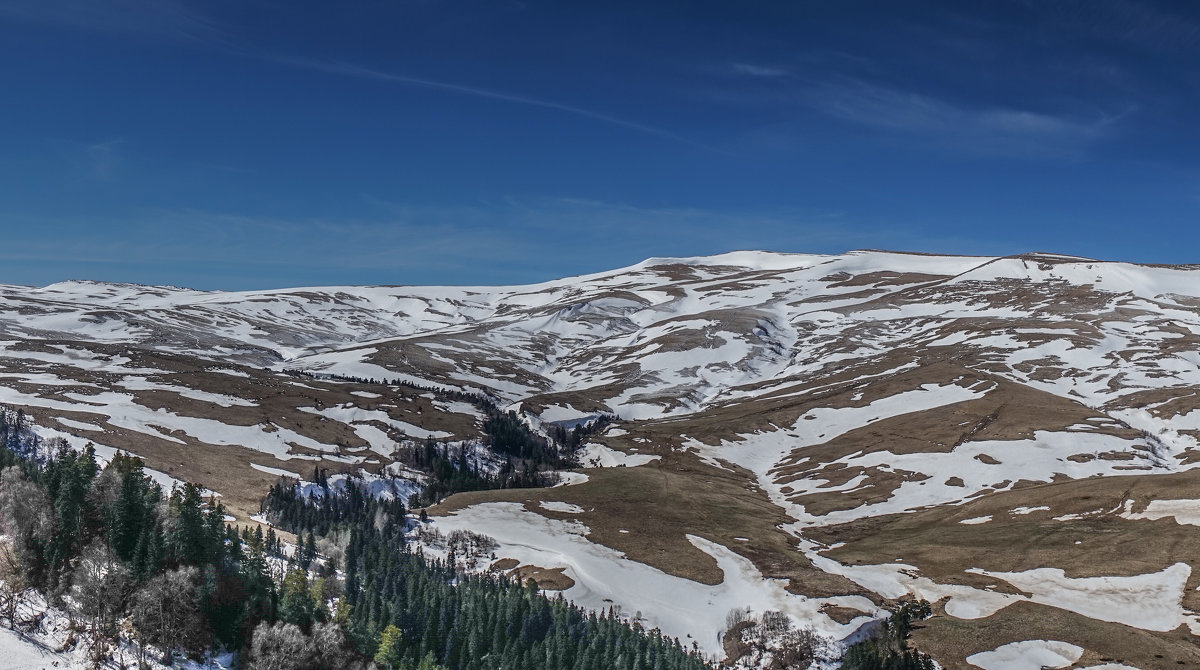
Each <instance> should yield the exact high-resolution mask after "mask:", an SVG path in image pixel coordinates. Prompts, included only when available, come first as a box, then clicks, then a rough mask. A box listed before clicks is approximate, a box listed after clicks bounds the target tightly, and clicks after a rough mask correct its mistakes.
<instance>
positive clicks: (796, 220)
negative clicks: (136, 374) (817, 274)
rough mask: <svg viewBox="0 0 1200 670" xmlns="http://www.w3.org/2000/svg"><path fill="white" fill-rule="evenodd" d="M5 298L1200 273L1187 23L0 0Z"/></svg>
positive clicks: (437, 1) (1194, 16) (809, 9)
mask: <svg viewBox="0 0 1200 670" xmlns="http://www.w3.org/2000/svg"><path fill="white" fill-rule="evenodd" d="M0 62H2V63H3V67H2V68H0V234H2V235H3V237H2V238H0V240H2V242H0V282H5V283H23V284H39V285H40V284H46V283H50V282H54V281H59V280H63V279H68V278H88V279H100V280H109V281H129V282H138V283H157V284H176V285H185V286H193V287H197V288H212V289H248V288H264V287H277V286H295V285H314V284H376V283H378V284H429V283H438V284H441V283H447V284H500V283H520V282H530V281H538V280H542V279H549V278H553V277H559V276H566V275H572V274H579V273H583V272H590V271H596V270H602V269H608V268H613V267H618V266H622V265H627V264H630V263H634V262H637V261H639V260H641V259H643V258H646V257H649V256H684V255H697V254H710V253H720V252H723V251H728V250H733V249H746V248H759V249H770V250H776V251H797V252H815V253H837V252H841V251H844V250H847V249H854V248H887V249H899V250H913V251H928V252H944V253H967V254H995V255H1000V254H1010V253H1019V252H1022V251H1029V250H1046V251H1056V252H1060V253H1070V254H1077V255H1084V256H1090V257H1096V258H1102V259H1115V260H1131V261H1137V262H1156V263H1194V262H1200V244H1198V243H1200V232H1197V223H1198V222H1200V216H1198V215H1200V165H1198V162H1200V158H1198V157H1200V123H1198V120H1200V5H1196V4H1195V3H1190V2H1180V3H1165V2H1131V1H1127V0H1088V1H1084V0H1080V1H1078V2H1065V1H1055V0H1030V1H1028V2H1020V1H1017V0H1011V1H1005V2H986V1H980V2H966V3H964V2H959V1H957V0H954V1H947V2H904V3H898V2H859V1H854V0H848V1H845V2H826V1H820V2H816V1H811V2H804V1H799V0H795V1H790V2H722V3H717V2H679V3H665V2H653V1H652V0H642V1H641V2H630V3H625V2H617V1H615V0H608V1H605V2H598V3H589V2H582V1H579V2H575V1H573V2H539V1H536V0H530V1H528V2H511V3H506V2H503V1H502V0H501V1H496V0H493V1H488V2H478V3H476V2H458V1H455V0H417V1H413V2H408V1H405V0H353V1H350V2H339V3H330V2H315V1H313V2H305V1H285V0H274V1H271V2H266V1H255V0H207V1H205V2H197V1H189V0H0Z"/></svg>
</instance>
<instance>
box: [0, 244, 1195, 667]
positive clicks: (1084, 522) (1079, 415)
mask: <svg viewBox="0 0 1200 670" xmlns="http://www.w3.org/2000/svg"><path fill="white" fill-rule="evenodd" d="M0 340H2V341H0V403H3V404H5V405H8V406H9V407H12V408H22V409H24V411H25V412H27V413H28V414H29V415H30V416H31V417H33V419H34V421H35V422H36V423H37V424H38V426H39V430H40V432H41V433H42V434H43V436H45V437H53V436H57V437H62V438H63V439H65V440H67V441H68V442H70V443H71V444H73V445H76V446H82V445H84V444H86V443H88V442H91V443H93V444H95V445H97V449H98V451H99V453H100V454H101V455H102V456H107V455H111V454H112V453H113V452H114V451H115V450H117V449H124V450H128V451H131V452H133V453H136V454H138V455H140V456H142V457H143V458H144V459H145V461H146V464H147V466H148V467H149V468H151V469H153V470H155V471H156V472H157V473H158V474H157V475H156V476H157V477H159V478H160V480H161V481H163V482H169V481H170V479H171V478H175V479H180V480H188V481H194V482H197V483H200V484H202V485H204V486H205V487H207V488H209V489H211V490H213V491H215V492H217V493H219V494H220V495H221V496H222V498H223V500H224V501H225V504H226V505H227V507H229V508H230V510H231V513H233V514H234V515H235V516H237V518H238V519H239V520H242V521H248V520H249V517H250V516H252V515H255V514H257V513H258V509H259V508H258V504H259V501H260V500H261V498H262V496H263V494H264V493H265V492H266V489H267V488H268V487H269V486H270V484H271V483H272V482H273V481H275V479H276V478H277V477H278V476H279V475H280V474H289V475H291V476H296V477H300V478H305V479H307V478H309V477H310V476H311V473H312V472H313V471H314V468H318V467H319V468H322V469H329V470H330V471H331V472H333V473H361V474H365V475H366V476H368V477H369V478H370V479H371V480H372V481H374V482H378V484H377V490H379V491H389V490H393V489H392V487H393V482H394V483H395V484H394V485H395V487H396V488H395V489H394V490H395V491H396V493H398V494H400V495H403V494H404V493H406V492H408V491H411V490H412V489H413V488H414V487H419V486H420V483H421V482H420V478H419V477H417V476H416V475H409V477H408V478H406V471H405V468H404V467H403V466H402V465H400V464H399V463H396V462H395V458H394V453H395V450H396V448H397V447H398V446H402V445H406V444H408V445H411V444H417V443H421V442H424V441H426V440H430V439H432V440H436V441H440V442H454V443H459V444H464V445H470V444H472V443H473V442H475V441H478V439H479V436H480V431H481V422H482V419H483V416H482V415H481V413H480V411H479V409H478V408H477V407H476V406H475V405H472V404H470V403H467V402H462V401H459V400H450V399H447V396H446V395H445V394H444V393H439V392H437V391H438V390H439V389H441V390H448V389H456V390H465V391H471V392H479V393H483V394H486V395H488V396H490V397H492V398H493V399H494V400H495V401H496V402H497V403H498V404H499V405H500V406H501V407H508V408H512V409H515V410H518V411H519V412H520V413H521V414H522V416H524V417H525V418H526V420H527V421H528V422H530V424H531V425H533V426H534V427H542V428H545V427H547V425H548V424H552V423H557V424H560V425H573V424H575V423H578V422H581V421H587V420H588V419H590V418H591V417H594V416H596V415H598V414H601V413H604V414H612V415H615V416H616V417H618V420H617V421H616V422H615V423H614V424H613V425H611V426H610V427H609V428H608V429H607V430H606V431H605V432H603V433H602V434H600V435H597V436H593V437H592V438H591V442H590V443H589V444H588V445H587V446H586V447H585V450H586V452H585V455H584V457H583V461H584V462H585V465H588V466H591V467H587V468H585V469H584V470H583V471H580V472H579V473H577V474H574V475H572V476H571V477H570V478H569V479H568V483H569V484H570V485H567V486H560V487H556V488H548V489H520V490H504V491H487V492H475V493H468V494H460V495H456V496H453V497H451V498H449V499H447V500H446V501H445V502H443V503H441V504H440V505H437V506H435V507H434V508H432V509H430V513H431V514H432V515H434V517H435V521H434V523H433V524H432V526H433V527H435V528H438V529H440V530H441V531H442V532H448V531H451V530H454V529H471V530H474V531H477V532H481V533H485V534H487V535H490V536H492V537H493V538H495V539H496V541H497V542H498V544H499V546H498V548H497V549H496V552H495V553H496V555H497V557H498V558H500V559H512V560H513V561H514V565H519V566H525V567H527V568H528V569H530V570H533V569H534V568H540V569H541V570H540V571H538V574H542V575H547V582H546V584H545V585H546V586H548V587H549V586H554V587H555V588H563V587H566V588H565V591H564V594H565V596H566V597H567V598H569V599H571V600H574V601H575V602H577V603H580V604H582V605H585V606H588V607H594V608H608V607H610V606H619V607H620V608H621V610H622V611H623V612H625V613H627V614H629V615H631V616H634V617H641V618H642V619H644V622H645V624H646V625H647V627H660V628H662V630H663V631H664V632H665V633H667V634H668V635H671V636H678V637H680V638H681V639H686V640H687V641H688V644H691V643H692V642H694V643H695V645H696V646H697V647H698V648H700V649H703V650H705V651H708V652H710V653H713V654H718V655H722V654H724V653H725V649H724V648H723V646H722V643H721V641H720V639H719V635H720V633H722V632H723V631H724V630H725V629H726V627H727V626H726V618H727V614H728V613H729V611H730V610H732V609H737V608H747V607H748V608H750V609H751V610H752V613H755V614H761V613H762V612H764V611H767V610H779V611H783V612H785V613H787V614H788V615H790V616H791V617H792V619H793V621H794V622H795V623H797V624H803V625H810V626H813V627H814V628H815V629H816V630H817V631H818V632H820V633H821V634H823V635H827V636H829V637H830V638H831V639H835V640H843V639H847V638H850V637H851V636H852V635H854V634H855V632H856V631H858V630H859V629H860V627H862V626H863V625H866V624H868V623H869V622H870V621H872V620H873V619H874V618H877V617H878V616H880V614H881V612H882V610H881V606H883V605H885V604H886V603H887V602H888V601H889V600H890V599H895V598H900V597H902V596H905V595H906V594H910V595H912V596H915V597H918V598H925V599H928V600H929V601H931V602H933V603H934V613H935V616H934V617H933V618H931V619H929V620H927V621H925V622H924V623H923V625H922V626H921V627H920V628H919V629H918V630H916V631H915V633H914V642H915V643H916V645H917V646H918V647H919V648H921V649H922V650H924V651H927V652H929V653H930V654H932V655H933V656H934V658H936V659H937V660H938V661H939V662H941V663H942V664H943V666H944V667H948V668H960V667H962V668H969V667H983V668H986V669H991V668H1001V667H1012V666H1005V665H1003V663H1004V661H1003V658H1004V657H1005V655H1006V654H1008V655H1012V654H1016V655H1017V656H1018V657H1020V656H1021V655H1022V654H1025V655H1026V656H1025V657H1027V658H1030V659H1032V658H1035V657H1036V656H1037V655H1038V654H1043V655H1044V654H1051V653H1055V654H1059V656H1060V657H1061V658H1063V659H1065V661H1066V665H1062V666H1059V667H1077V668H1084V667H1101V666H1103V667H1110V668H1115V667H1122V666H1118V665H1108V666H1104V664H1115V663H1122V664H1124V666H1126V667H1136V668H1142V669H1143V670H1149V669H1151V668H1167V667H1172V668H1174V667H1196V666H1200V645H1198V644H1197V642H1200V638H1198V637H1197V635H1200V615H1198V614H1197V612H1200V594H1198V593H1197V588H1198V587H1200V575H1198V574H1195V571H1194V570H1193V567H1194V563H1195V561H1196V558H1195V556H1196V549H1195V547H1197V546H1198V544H1197V541H1198V540H1200V528H1197V526H1200V473H1197V472H1196V470H1195V469H1194V466H1195V465H1196V464H1197V463H1200V444H1198V442H1197V438H1198V437H1200V412H1198V411H1197V409H1198V405H1200V395H1198V392H1200V268H1198V267H1191V266H1188V267H1165V266H1140V265H1132V264H1124V263H1111V262H1100V261H1094V260H1089V259H1082V258H1076V257H1069V256H1060V255H1053V254H1042V253H1031V254H1026V255H1022V256H1012V257H1002V258H983V257H947V256H931V255H917V254H900V253H889V252H878V251H857V252H849V253H846V254H843V255H839V256H814V255H792V254H775V253H766V252H738V253H732V254H725V255H721V256H714V257H704V258H686V259H651V260H648V261H645V262H643V263H640V264H638V265H635V266H632V267H629V268H624V269H620V270H615V271H611V272H604V273H599V274H593V275H586V276H581V277H574V278H569V279H563V280H558V281H553V282H547V283H544V284H537V285H530V286H517V287H322V288H304V289H290V290H273V291H252V292H238V293H221V292H203V291H193V290H187V289H179V288H173V287H143V286H130V285H114V284H102V283H93V282H67V283H61V284H54V285H51V286H47V287H44V288H30V287H21V286H2V287H0ZM296 373H305V374H303V375H298V374H296ZM347 378H355V379H356V381H349V380H348V379H347ZM397 381H399V382H405V384H404V385H397V384H391V383H389V382H397ZM413 478H415V479H416V481H410V479H413ZM559 568H561V569H562V570H557V571H556V569H559ZM563 577H565V578H566V579H563ZM1037 640H1047V641H1051V642H1052V643H1053V644H1052V643H1051V642H1047V643H1037V642H1030V643H1029V644H1027V645H1024V646H1020V645H1018V646H1008V647H1005V645H1010V644H1011V643H1018V642H1025V641H1037ZM1064 645H1065V646H1064ZM1002 647H1003V649H1001V648H1002ZM1055 650H1057V651H1055ZM1076 650H1077V652H1078V653H1076ZM990 652H994V653H992V654H991V655H990V656H989V655H988V654H989V653H990ZM1072 664H1074V665H1073V666H1072Z"/></svg>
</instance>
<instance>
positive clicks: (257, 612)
mask: <svg viewBox="0 0 1200 670" xmlns="http://www.w3.org/2000/svg"><path fill="white" fill-rule="evenodd" d="M8 414H9V413H8V412H5V411H3V410H0V417H4V416H6V415H8ZM23 420H24V419H23V417H22V421H23ZM14 426H15V424H12V423H8V422H7V421H4V420H3V419H0V464H5V465H7V466H10V467H11V466H14V465H20V466H21V468H22V470H24V471H26V472H28V475H27V482H26V483H25V484H23V485H24V486H34V487H35V488H36V490H37V491H40V492H41V493H39V495H44V496H45V500H46V501H47V502H48V505H47V508H48V510H47V512H48V516H49V526H50V532H48V533H33V532H30V533H22V534H19V536H18V537H16V538H14V540H15V544H16V545H17V546H15V547H14V548H15V549H16V553H17V554H18V555H19V556H20V558H21V568H22V570H23V572H24V578H25V580H26V581H27V582H28V583H29V584H30V585H31V586H33V587H35V588H37V589H39V590H41V591H43V592H44V593H46V594H48V595H50V596H52V597H54V596H57V595H61V594H62V593H64V592H65V590H66V588H67V587H68V586H69V585H71V584H75V585H76V587H77V588H78V587H79V585H80V584H81V583H82V582H81V578H82V577H81V574H78V573H79V570H80V566H82V565H85V564H90V563H88V562H87V561H83V560H81V555H82V553H83V550H84V548H85V547H89V546H90V547H93V550H92V551H93V553H96V550H95V549H94V548H95V547H103V548H105V549H106V551H107V552H108V554H107V555H111V557H112V559H113V560H115V561H116V566H115V568H116V569H119V570H120V571H121V573H122V574H126V575H128V577H129V580H130V585H129V588H127V589H122V590H121V591H120V593H119V596H111V597H107V601H106V602H105V603H104V605H105V611H106V612H109V611H111V612H112V614H113V616H116V615H120V614H122V613H128V612H132V611H133V609H134V608H135V605H136V604H137V602H139V598H140V599H141V600H140V601H141V602H143V604H144V602H145V601H146V600H147V598H148V597H149V596H148V595H147V594H148V593H149V591H148V590H152V584H158V582H157V581H155V580H156V579H158V578H161V577H163V576H164V575H166V574H168V573H172V571H176V570H178V569H182V568H188V569H194V571H193V572H191V573H188V574H194V575H195V577H194V580H193V581H194V584H193V587H194V588H189V589H187V590H186V593H184V592H172V593H168V594H167V595H168V596H170V597H173V598H191V599H194V600H195V602H193V603H191V604H192V605H194V607H195V611H196V612H198V613H199V614H198V617H199V618H198V620H197V621H198V623H195V624H194V625H191V626H190V628H191V629H196V628H197V626H199V629H198V630H190V631H189V636H187V637H186V638H185V640H192V641H194V642H195V643H196V644H201V643H207V641H209V640H211V639H213V638H214V637H215V639H216V640H217V641H219V642H221V643H223V644H225V645H227V646H229V647H232V648H238V647H240V646H241V645H242V643H243V642H244V641H245V639H246V638H245V636H246V634H247V633H248V631H249V630H252V629H253V627H254V626H255V625H256V624H257V623H258V621H260V620H262V619H264V618H267V619H273V618H274V615H275V601H276V600H277V596H276V592H275V585H274V583H273V582H272V581H271V579H270V577H268V576H267V569H266V561H265V558H264V556H263V546H262V544H263V541H262V536H261V534H260V535H259V536H258V542H257V544H256V545H254V546H252V547H250V548H249V549H247V548H245V547H243V543H242V539H241V537H240V536H239V535H238V534H237V533H236V532H233V530H232V529H231V528H228V527H227V526H226V525H225V523H224V515H225V512H224V509H223V508H222V506H221V505H220V504H219V503H218V502H217V501H216V500H215V499H210V500H207V501H206V500H204V497H203V495H202V490H201V489H200V488H199V487H197V486H195V485H194V484H185V485H184V486H183V487H180V488H175V489H173V490H172V492H171V494H170V496H169V497H168V496H165V495H164V494H163V491H162V489H161V488H160V487H159V486H158V485H157V484H155V483H154V482H153V481H152V480H151V479H150V478H149V477H147V476H146V475H145V472H144V467H143V463H142V461H141V459H139V458H136V457H133V456H129V455H127V454H124V453H120V452H118V453H117V454H116V455H115V456H114V457H113V459H112V461H111V462H110V463H109V464H108V465H106V466H105V467H104V468H103V470H102V469H101V468H100V467H99V466H98V465H97V463H96V455H95V452H94V450H93V449H92V448H91V447H89V448H87V449H86V450H84V451H83V452H82V453H79V452H75V451H71V450H70V449H68V448H67V446H66V445H65V444H59V445H57V450H56V451H55V452H54V453H53V454H50V455H49V456H48V457H47V459H46V461H45V462H44V463H43V464H40V465H39V464H38V463H37V462H36V461H34V460H33V459H32V458H31V456H33V455H36V454H37V453H38V452H37V450H28V449H26V450H25V451H23V452H22V453H21V454H18V453H17V452H14V451H13V450H12V449H10V448H9V447H8V446H7V445H8V444H26V445H27V444H29V441H28V440H27V439H24V438H22V439H17V438H13V437H12V435H13V432H14V430H15V428H14ZM43 536H44V538H45V539H44V538H43ZM251 537H253V536H251ZM93 562H94V561H93ZM160 590H161V588H160ZM176 591H178V589H176ZM109 601H111V602H109ZM314 616H315V614H314ZM144 620H147V621H148V620H149V619H144Z"/></svg>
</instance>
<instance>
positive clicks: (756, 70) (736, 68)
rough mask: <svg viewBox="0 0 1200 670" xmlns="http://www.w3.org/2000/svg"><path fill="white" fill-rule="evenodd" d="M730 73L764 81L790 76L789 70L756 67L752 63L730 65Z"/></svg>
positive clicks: (763, 66)
mask: <svg viewBox="0 0 1200 670" xmlns="http://www.w3.org/2000/svg"><path fill="white" fill-rule="evenodd" d="M729 71H730V72H732V73H734V74H741V75H746V76H748V77H761V78H764V79H774V78H776V77H786V76H788V74H790V73H789V72H788V71H787V70H785V69H784V68H781V67H772V66H767V65H754V64H752V63H731V64H730V65H729Z"/></svg>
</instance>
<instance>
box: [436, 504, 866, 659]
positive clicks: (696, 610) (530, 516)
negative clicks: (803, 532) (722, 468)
mask: <svg viewBox="0 0 1200 670" xmlns="http://www.w3.org/2000/svg"><path fill="white" fill-rule="evenodd" d="M432 525H433V526H434V527H435V528H436V529H438V530H440V531H442V532H449V531H453V530H457V529H464V530H473V531H475V532H482V533H485V534H487V535H489V536H491V537H493V538H495V539H496V541H497V542H498V543H499V545H500V546H499V547H498V548H497V549H496V550H495V553H496V555H497V556H499V557H502V558H512V559H515V560H517V561H519V562H520V563H521V564H528V565H537V566H540V567H543V568H557V567H564V568H566V570H565V573H566V575H567V576H569V577H570V578H571V579H573V580H574V581H575V585H574V586H572V587H571V588H569V589H567V590H566V591H564V592H563V595H564V596H565V597H566V598H567V599H568V600H571V601H573V602H575V603H576V604H577V605H581V606H583V607H587V608H591V609H597V610H599V609H607V608H608V607H609V606H610V605H612V604H614V603H615V604H617V605H620V606H621V608H622V611H623V612H624V613H625V614H628V615H636V614H637V613H638V612H641V615H642V617H643V619H644V621H643V625H645V626H646V627H648V628H655V627H657V628H659V629H661V630H662V631H663V633H664V634H666V635H670V636H672V637H679V638H680V640H687V639H688V638H689V636H692V637H693V638H694V639H695V641H696V642H697V644H698V645H699V646H700V649H701V650H703V651H704V652H706V653H709V654H720V653H721V651H720V650H721V645H720V642H719V640H718V636H719V634H720V633H721V632H722V631H723V630H724V628H725V615H726V614H727V613H728V612H729V610H731V609H734V608H743V607H750V608H751V611H752V612H754V613H756V614H761V613H762V612H764V611H766V610H779V611H782V612H785V613H787V614H788V615H789V616H791V617H792V619H793V621H794V622H795V623H797V624H807V625H813V626H814V627H815V628H816V629H817V630H818V631H820V632H822V633H825V634H828V635H832V636H834V637H836V638H837V639H842V638H844V637H846V636H848V635H850V634H851V633H853V632H854V630H856V629H857V628H858V626H860V625H862V624H863V623H865V622H866V621H867V620H868V617H867V615H866V614H865V613H864V616H863V618H860V619H856V620H855V621H852V622H850V623H849V624H844V625H843V624H839V623H837V622H836V621H833V620H832V619H830V618H829V617H827V616H825V615H824V614H821V613H820V612H819V611H818V610H819V608H820V607H821V605H823V604H825V603H831V604H841V605H846V606H851V607H856V608H860V609H863V610H865V612H872V613H874V612H876V611H877V610H876V608H875V607H874V606H873V605H872V604H871V602H870V601H869V600H867V599H866V598H862V597H860V596H842V597H839V598H825V599H809V598H805V597H804V596H799V595H793V594H791V593H788V592H787V591H786V590H785V589H784V587H785V586H786V582H784V581H782V580H770V579H766V578H764V577H763V576H762V574H761V573H760V572H759V571H758V570H757V569H756V568H755V567H754V565H753V564H752V563H750V561H749V560H747V559H745V558H743V557H741V556H739V555H737V554H735V553H733V552H732V551H730V550H729V549H727V548H726V547H724V546H722V545H719V544H716V543H713V542H710V541H708V540H705V539H703V538H700V537H695V536H688V539H689V540H690V541H691V542H692V544H693V545H695V546H696V547H697V548H698V549H700V550H701V551H704V552H705V553H707V554H709V555H710V556H712V557H713V558H714V559H716V561H717V564H718V566H719V567H720V568H721V571H722V573H723V574H724V580H723V581H722V583H721V584H718V585H716V586H708V585H705V584H700V583H698V582H693V581H691V580H688V579H683V578H681V577H675V576H672V575H669V574H667V573H665V572H662V571H660V570H658V569H656V568H653V567H651V566H648V565H645V564H643V563H638V562H636V561H632V560H630V559H628V558H626V557H625V555H624V554H622V553H621V552H618V551H616V550H614V549H611V548H609V547H606V546H604V545H600V544H596V543H594V542H591V541H590V540H588V539H587V533H588V529H587V527H586V526H585V525H584V524H582V523H579V522H577V521H560V520H556V519H549V518H546V517H543V516H541V515H539V514H535V513H533V512H529V511H528V510H526V509H525V508H524V507H523V506H521V505H520V504H517V503H484V504H480V505H475V506H472V507H469V508H467V509H463V510H459V511H457V512H455V513H454V514H451V515H449V516H445V517H435V518H433V519H432Z"/></svg>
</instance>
